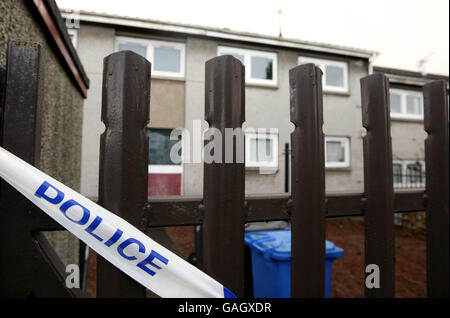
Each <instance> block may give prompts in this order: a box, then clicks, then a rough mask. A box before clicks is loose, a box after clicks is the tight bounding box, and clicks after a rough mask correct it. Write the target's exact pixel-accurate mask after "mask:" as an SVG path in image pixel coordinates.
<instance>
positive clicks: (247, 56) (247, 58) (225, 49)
mask: <svg viewBox="0 0 450 318" xmlns="http://www.w3.org/2000/svg"><path fill="white" fill-rule="evenodd" d="M227 54H229V55H233V54H236V55H242V56H243V57H244V66H245V83H246V84H253V85H260V86H271V87H275V86H277V85H278V54H277V53H276V52H267V51H258V50H250V49H242V48H236V47H230V46H218V47H217V55H218V56H220V55H227ZM252 56H255V57H264V58H268V59H271V60H272V79H271V80H269V79H261V78H252V77H251V74H252V69H251V67H252V63H251V58H252Z"/></svg>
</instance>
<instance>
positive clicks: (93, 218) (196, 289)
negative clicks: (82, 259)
mask: <svg viewBox="0 0 450 318" xmlns="http://www.w3.org/2000/svg"><path fill="white" fill-rule="evenodd" d="M0 177H2V178H3V179H4V180H5V181H6V182H8V183H9V184H11V185H12V186H13V187H14V188H16V189H17V190H18V191H19V192H20V193H21V194H22V195H24V196H25V197H26V198H27V199H28V200H30V201H31V202H33V203H34V204H35V205H37V206H38V207H39V208H40V209H41V210H42V211H44V212H45V213H47V214H48V215H49V216H50V217H52V218H53V219H54V220H55V221H56V222H58V223H59V224H61V225H62V226H63V227H64V228H66V229H67V230H68V231H70V232H71V233H73V234H74V235H75V236H77V237H78V238H79V239H80V240H82V241H83V242H84V243H86V244H87V245H88V246H89V247H91V248H92V249H93V250H95V251H96V252H97V253H98V254H100V255H101V256H103V257H104V258H105V259H107V260H108V261H109V262H111V263H112V264H113V265H114V266H116V267H117V268H119V269H120V270H121V271H123V272H124V273H126V274H127V275H129V276H130V277H132V278H133V279H135V280H136V281H137V282H139V283H140V284H142V285H143V286H145V287H146V288H148V289H149V290H151V291H153V292H154V293H156V294H157V295H159V296H161V297H173V298H185V297H198V298H199V297H209V298H216V297H217V298H234V297H236V296H234V294H233V293H231V292H230V291H229V290H228V289H227V288H226V287H225V286H223V285H222V284H220V283H219V282H217V281H216V280H214V279H213V278H211V277H210V276H208V275H206V274H205V273H203V272H202V271H201V270H199V269H198V268H196V267H195V266H193V265H192V264H190V263H188V262H186V261H185V260H183V259H182V258H180V257H179V256H177V255H175V254H174V253H172V252H171V251H169V250H168V249H166V248H165V247H163V246H161V245H160V244H158V243H157V242H155V241H153V240H152V239H151V238H149V237H148V236H147V235H146V234H144V233H142V232H141V231H139V230H138V229H137V228H135V227H134V226H132V225H131V224H130V223H128V222H127V221H125V220H123V219H122V218H120V217H118V216H117V215H115V214H113V213H111V212H109V211H108V210H106V209H104V208H102V207H101V206H99V205H97V204H95V203H94V202H92V201H91V200H89V199H87V198H85V197H84V196H82V195H81V194H79V193H77V192H76V191H74V190H72V189H70V188H68V187H67V186H65V185H64V184H62V183H61V182H58V181H57V180H55V179H53V178H52V177H50V176H48V175H46V174H45V173H43V172H42V171H40V170H38V169H36V168H35V167H33V166H31V165H29V164H28V163H26V162H25V161H23V160H22V159H20V158H18V157H16V156H14V155H13V154H11V153H10V152H8V151H7V150H5V149H3V148H2V147H0ZM9 213H13V211H11V212H9Z"/></svg>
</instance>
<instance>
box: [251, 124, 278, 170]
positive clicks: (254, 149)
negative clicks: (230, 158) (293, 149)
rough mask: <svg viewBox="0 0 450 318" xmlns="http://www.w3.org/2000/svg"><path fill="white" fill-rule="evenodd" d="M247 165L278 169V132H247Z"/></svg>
mask: <svg viewBox="0 0 450 318" xmlns="http://www.w3.org/2000/svg"><path fill="white" fill-rule="evenodd" d="M245 167H247V168H267V169H270V170H276V169H278V136H277V134H274V133H253V132H252V133H245Z"/></svg>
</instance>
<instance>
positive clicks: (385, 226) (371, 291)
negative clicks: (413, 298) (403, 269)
mask: <svg viewBox="0 0 450 318" xmlns="http://www.w3.org/2000/svg"><path fill="white" fill-rule="evenodd" d="M361 100H362V122H363V126H364V127H365V128H366V130H367V134H366V136H364V138H363V142H364V195H365V199H366V210H365V261H366V264H365V265H366V269H369V268H371V267H369V268H368V267H367V266H368V265H370V264H374V265H377V266H378V268H379V283H380V284H379V286H378V287H379V288H377V286H376V285H375V287H374V288H370V287H372V285H370V286H369V285H368V284H367V282H366V288H365V294H366V297H394V295H395V281H394V273H395V271H394V263H395V250H394V219H393V215H394V214H393V204H394V193H393V186H394V185H393V179H392V146H391V133H390V129H391V125H390V107H389V82H388V80H387V78H386V77H385V76H384V75H383V74H382V73H376V74H372V75H369V76H366V77H364V78H362V79H361ZM373 273H374V274H375V275H376V273H375V272H373ZM368 274H372V269H371V272H370V273H368ZM368 274H366V275H368ZM367 279H368V280H369V279H371V278H369V277H367ZM374 282H375V281H374ZM375 283H376V282H375Z"/></svg>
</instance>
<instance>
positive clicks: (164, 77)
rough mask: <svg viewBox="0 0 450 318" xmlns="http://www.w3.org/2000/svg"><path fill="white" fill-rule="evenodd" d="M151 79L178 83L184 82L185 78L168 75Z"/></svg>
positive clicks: (154, 76) (155, 76) (153, 76)
mask: <svg viewBox="0 0 450 318" xmlns="http://www.w3.org/2000/svg"><path fill="white" fill-rule="evenodd" d="M152 79H160V80H169V81H179V82H184V81H185V80H186V77H184V76H182V77H180V76H169V75H153V74H152Z"/></svg>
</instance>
